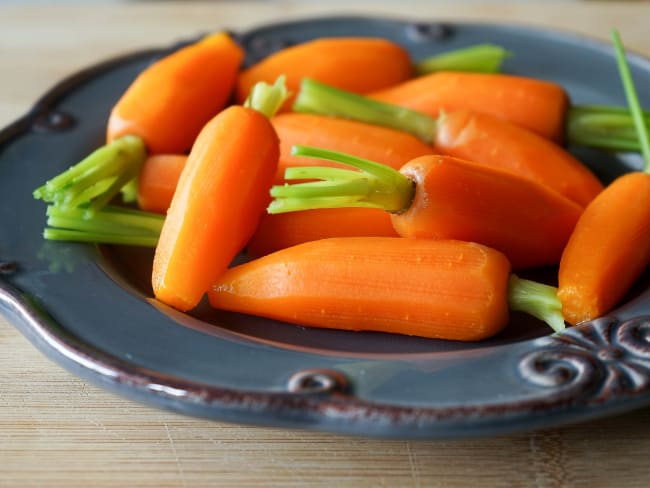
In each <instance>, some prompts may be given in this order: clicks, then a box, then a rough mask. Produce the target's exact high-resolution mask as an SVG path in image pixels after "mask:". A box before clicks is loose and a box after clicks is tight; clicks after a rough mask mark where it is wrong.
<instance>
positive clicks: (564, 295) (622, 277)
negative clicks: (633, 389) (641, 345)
mask: <svg viewBox="0 0 650 488" xmlns="http://www.w3.org/2000/svg"><path fill="white" fill-rule="evenodd" d="M612 36H613V40H614V46H615V49H616V54H617V60H618V64H619V71H620V73H621V78H622V80H623V86H624V88H625V92H626V96H627V98H628V101H629V105H630V111H631V112H632V115H633V117H634V120H635V122H636V127H637V131H638V138H639V140H640V145H641V148H642V152H643V156H644V159H645V162H646V164H645V168H644V171H643V172H633V173H628V174H625V175H623V176H621V177H619V178H617V179H616V180H614V181H613V182H612V183H611V184H610V185H609V186H608V187H607V188H606V189H605V190H603V192H602V193H601V194H600V195H598V196H597V197H596V198H595V199H594V201H593V202H591V203H590V204H589V205H588V206H587V208H586V209H585V211H584V213H583V215H582V216H581V217H580V220H579V221H578V223H577V225H576V228H575V230H574V232H573V234H572V235H571V238H570V239H569V242H568V244H567V246H566V249H565V250H564V253H563V254H562V259H561V261H560V269H559V274H558V283H559V287H558V296H559V297H560V300H561V302H562V310H563V313H564V315H565V316H566V320H567V322H569V323H571V324H577V323H580V322H583V321H587V320H592V319H595V318H597V317H600V316H602V315H604V314H606V313H607V312H609V311H610V310H611V309H612V308H613V307H614V306H615V305H616V304H617V303H618V302H619V301H620V300H621V299H622V298H623V296H624V295H625V293H627V291H628V290H629V288H630V287H631V286H632V284H633V283H634V281H635V280H636V279H637V278H638V277H639V275H640V274H641V273H642V272H643V270H644V269H645V268H646V267H647V265H648V263H650V142H649V141H650V136H649V135H648V128H647V126H646V124H645V122H644V118H643V113H642V111H641V108H640V104H639V102H638V97H637V94H636V89H635V88H634V85H633V82H632V76H631V74H630V70H629V67H628V66H627V62H626V59H625V53H624V50H623V47H622V43H621V40H620V37H619V36H618V33H617V32H615V31H614V32H613V33H612Z"/></svg>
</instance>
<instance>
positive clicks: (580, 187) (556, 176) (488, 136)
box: [434, 111, 603, 206]
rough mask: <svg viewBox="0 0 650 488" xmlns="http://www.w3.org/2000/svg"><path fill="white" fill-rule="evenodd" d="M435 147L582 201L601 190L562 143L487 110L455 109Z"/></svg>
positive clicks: (445, 120) (440, 129) (441, 127)
mask: <svg viewBox="0 0 650 488" xmlns="http://www.w3.org/2000/svg"><path fill="white" fill-rule="evenodd" d="M434 146H435V148H436V150H437V151H439V152H440V153H442V154H447V155H449V156H455V157H458V158H461V159H471V160H472V161H476V162H480V163H486V164H490V165H494V166H498V167H499V168H501V169H504V170H507V171H510V172H512V173H515V174H518V175H521V176H523V177H525V178H528V179H530V180H533V181H537V182H539V183H541V184H543V185H546V186H548V187H549V188H552V189H553V190H555V191H557V192H558V193H561V194H562V195H564V196H566V197H568V198H570V199H571V200H573V201H574V202H577V203H578V204H580V205H582V206H585V205H587V204H588V203H589V202H590V201H591V200H593V199H594V197H595V196H596V195H598V193H600V192H601V191H602V189H603V184H602V183H601V182H600V180H599V179H598V178H597V177H596V176H595V175H594V174H593V173H592V172H591V171H590V170H589V169H588V168H587V167H586V166H585V165H584V164H582V163H581V162H580V161H578V160H577V159H576V158H575V157H574V156H572V155H571V154H570V153H569V152H567V151H565V150H564V149H562V148H561V147H560V146H557V145H555V144H553V143H551V142H549V141H548V140H546V139H543V138H542V137H540V136H538V135H537V134H535V133H533V132H530V131H528V130H526V129H523V128H521V127H519V126H517V125H514V124H511V123H509V122H507V121H505V120H500V119H497V118H495V117H493V116H490V115H487V114H481V113H472V112H467V111H457V112H452V113H449V114H447V115H445V116H444V117H442V119H441V120H440V124H439V125H438V130H437V131H436V139H435V142H434Z"/></svg>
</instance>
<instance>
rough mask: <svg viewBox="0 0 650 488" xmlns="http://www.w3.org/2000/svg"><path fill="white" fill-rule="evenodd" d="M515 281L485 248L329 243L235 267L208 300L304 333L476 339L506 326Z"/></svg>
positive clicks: (382, 240)
mask: <svg viewBox="0 0 650 488" xmlns="http://www.w3.org/2000/svg"><path fill="white" fill-rule="evenodd" d="M509 275H510V264H509V263H508V260H507V259H506V258H505V256H503V254H501V253H499V252H497V251H495V250H493V249H489V248H487V247H485V246H480V245H478V244H472V243H466V242H458V241H442V240H441V241H433V240H425V239H422V240H419V239H402V238H399V237H347V238H331V239H321V240H318V241H312V242H307V243H304V244H300V245H298V246H294V247H291V248H287V249H283V250H281V251H278V252H276V253H273V254H269V255H267V256H265V257H262V258H259V259H257V260H253V261H250V262H248V263H245V264H242V265H238V266H235V267H232V268H230V269H229V270H228V271H226V272H225V273H223V274H222V275H221V276H220V277H219V279H217V280H216V281H215V284H214V285H213V286H212V288H211V289H210V291H209V292H208V298H209V300H210V303H211V305H212V306H214V307H216V308H219V309H224V310H231V311H237V312H243V313H247V314H254V315H260V316H264V317H268V318H272V319H277V320H282V321H286V322H291V323H297V324H300V325H307V326H314V327H325V328H337V329H346V330H357V331H358V330H370V331H382V332H392V333H399V334H407V335H415V336H421V337H428V338H442V339H451V340H459V341H475V340H481V339H485V338H487V337H490V336H492V335H494V334H496V333H498V332H499V331H500V330H502V329H503V328H504V327H505V326H506V324H507V323H508V299H507V297H508V280H509ZM269 283H272V284H273V286H269Z"/></svg>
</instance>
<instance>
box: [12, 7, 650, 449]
mask: <svg viewBox="0 0 650 488" xmlns="http://www.w3.org/2000/svg"><path fill="white" fill-rule="evenodd" d="M217 27H218V26H217ZM340 35H371V36H382V37H385V38H389V39H392V40H395V41H398V42H399V43H401V44H402V45H404V46H406V47H407V48H408V49H409V50H410V52H411V54H412V56H413V58H414V59H418V58H422V57H424V56H428V55H431V54H434V53H437V52H441V51H445V50H449V49H453V48H458V47H462V46H466V45H470V44H474V43H479V42H493V43H497V44H500V45H503V46H505V47H507V48H508V49H510V50H512V52H513V53H514V55H513V56H512V57H511V58H509V59H508V60H507V61H506V63H505V65H504V70H505V71H507V72H510V73H515V74H524V75H528V76H533V77H539V78H545V79H551V80H555V81H558V82H560V83H561V84H562V85H564V86H565V87H566V89H567V90H568V91H569V93H570V96H571V98H572V100H573V101H574V103H580V104H586V103H603V104H617V105H623V104H624V103H625V100H624V97H623V94H622V90H621V88H620V83H619V80H618V75H617V71H616V67H615V62H614V58H613V54H612V52H611V49H610V47H609V46H607V45H604V44H600V43H597V42H594V41H591V40H587V39H583V38H578V37H573V36H571V35H566V34H561V33H558V32H549V31H544V30H538V29H534V28H531V27H529V26H505V25H485V24H483V25H479V24H477V25H473V24H439V23H417V24H415V23H411V22H405V21H401V20H386V19H376V18H326V19H316V20H306V21H299V22H293V23H286V24H280V25H278V24H275V25H270V26H266V27H263V28H259V29H256V30H252V31H250V32H245V33H237V34H236V36H237V38H238V39H239V40H240V41H241V43H242V44H243V45H244V46H246V48H247V49H248V52H249V58H248V60H247V61H248V62H249V63H250V62H252V61H254V60H255V59H258V58H260V57H262V56H264V55H266V54H268V53H269V52H272V51H274V50H276V49H278V48H281V47H283V46H286V45H290V44H293V43H297V42H301V41H304V40H307V39H310V38H315V37H323V36H340ZM173 48H174V46H172V47H171V48H170V49H173ZM168 50H169V49H161V50H154V51H148V52H137V53H134V54H131V55H128V56H125V57H121V58H119V59H114V60H109V61H108V62H105V63H102V64H100V65H97V66H93V67H90V68H89V69H87V70H85V71H83V72H81V73H78V74H76V75H74V76H72V77H71V78H69V79H66V80H64V81H63V82H62V83H60V84H59V85H57V86H56V87H54V89H53V90H51V91H50V92H49V93H47V94H46V95H45V96H44V97H43V98H42V99H41V100H40V101H39V102H38V103H37V104H36V105H35V107H34V108H33V110H32V111H30V113H29V114H27V115H26V116H25V117H24V118H22V119H20V120H18V121H17V122H16V123H15V124H13V125H11V126H10V127H8V128H6V129H5V130H4V131H3V132H2V133H1V134H0V228H1V229H2V233H0V260H1V261H2V264H1V265H0V271H1V273H2V276H0V287H1V292H0V293H1V296H0V303H1V308H2V311H3V313H4V314H5V315H6V316H7V317H8V318H9V320H10V321H11V322H12V323H14V324H15V325H16V327H17V328H18V329H19V330H20V331H21V332H22V333H23V334H24V335H26V336H27V337H28V338H29V339H30V340H31V341H32V342H33V343H34V345H35V346H36V347H37V348H38V349H40V350H41V351H42V352H43V353H45V354H46V355H47V356H49V357H50V358H52V359H53V360H54V361H56V362H57V363H59V364H60V365H62V366H63V367H65V368H67V369H69V370H71V371H72V372H73V373H74V374H77V375H79V376H81V377H83V378H85V379H87V380H89V381H92V382H94V383H96V384H98V385H100V386H102V387H104V388H107V389H109V390H111V391H113V392H116V393H118V394H121V395H124V396H126V397H128V398H131V399H134V400H136V401H141V402H144V403H147V404H150V405H154V406H158V407H161V408H165V409H170V410H173V411H176V412H181V413H184V414H188V415H193V416H199V417H207V418H212V419H217V420H222V421H232V422H240V423H250V424H258V425H271V426H285V427H298V428H309V429H320V430H326V431H333V432H341V433H348V434H359V435H367V436H384V437H402V438H441V437H457V436H478V435H488V434H495V433H504V432H512V431H520V430H525V429H533V428H537V427H542V426H544V427H548V426H555V425H560V424H563V423H567V422H575V421H580V420H585V419H588V418H591V417H595V416H603V415H609V414H612V413H614V412H620V411H624V410H628V409H632V408H637V407H640V406H642V405H647V404H650V391H649V385H650V321H649V320H648V317H647V314H649V312H650V295H649V294H648V293H649V292H648V291H647V286H646V283H647V280H646V279H645V278H644V279H642V280H640V282H639V283H638V284H637V286H636V288H635V289H634V290H633V291H632V292H631V293H630V295H629V296H628V297H627V298H626V299H625V300H624V303H623V305H622V306H621V307H620V308H618V309H617V310H615V311H614V312H613V313H612V314H611V315H610V316H608V317H604V318H601V319H599V320H596V321H594V322H591V323H587V324H584V325H581V326H579V327H575V328H572V329H570V330H568V331H567V332H565V333H562V334H559V335H554V336H549V329H548V328H547V327H546V326H544V325H542V324H541V323H539V322H537V321H536V320H533V319H530V318H527V317H525V316H523V315H518V314H514V315H513V316H512V320H511V323H510V324H509V325H508V327H507V328H506V330H505V331H504V332H503V333H501V334H500V335H499V336H498V337H495V338H494V339H492V340H489V341H485V342H482V343H477V344H462V343H455V342H444V341H433V340H424V339H418V338H412V337H401V336H393V335H387V334H381V333H352V332H343V331H334V330H316V329H308V328H303V327H298V326H294V325H288V324H284V323H279V322H274V321H270V320H265V319H260V318H256V317H251V316H245V315H238V314H233V313H223V312H218V311H214V310H209V309H208V308H202V309H199V310H198V311H197V312H196V313H194V314H191V315H189V314H182V313H178V312H176V311H174V310H171V309H169V308H167V307H165V306H163V305H161V304H159V303H157V302H155V301H154V300H152V299H151V290H150V285H149V272H150V261H151V257H152V253H151V251H149V250H143V249H133V248H126V247H110V246H93V245H86V244H76V243H55V242H46V241H44V240H43V239H42V237H41V232H42V229H43V226H44V220H45V216H44V212H45V206H44V204H43V203H42V202H39V201H35V200H34V199H32V196H31V193H32V190H33V189H34V188H36V187H37V186H39V185H40V184H41V183H42V182H43V181H45V180H46V179H48V178H50V177H52V176H54V175H55V174H57V173H59V172H60V171H62V170H63V169H65V168H67V167H68V166H69V165H71V164H73V163H74V162H76V161H79V160H80V159H82V157H83V156H85V155H87V154H88V153H89V152H90V151H92V150H93V149H95V148H96V147H97V146H99V145H100V144H101V143H102V142H103V136H104V127H105V123H106V120H107V115H108V113H109V110H110V108H111V106H112V105H113V104H114V102H115V101H116V100H117V98H118V97H119V96H120V94H121V93H122V92H123V91H124V89H125V88H126V87H127V86H128V85H129V83H130V82H131V80H133V78H134V77H135V76H136V74H137V73H138V72H139V71H140V70H142V69H143V68H144V67H145V66H147V65H148V64H149V63H151V62H152V60H154V59H155V58H156V57H157V56H160V55H162V54H164V53H166V52H168ZM631 66H632V71H633V75H634V76H635V78H636V80H637V85H638V87H639V89H640V90H641V93H640V96H641V100H642V103H643V104H644V105H645V106H650V63H649V62H648V61H647V60H644V59H641V58H639V57H636V56H631ZM578 155H579V156H580V157H581V158H582V159H583V160H584V161H585V162H586V163H587V164H589V165H590V166H591V167H592V168H593V169H594V171H596V172H597V173H598V174H599V176H601V177H602V178H603V179H604V180H605V181H608V180H610V179H611V178H613V177H614V176H616V175H617V174H620V173H621V172H623V171H628V170H630V169H633V168H634V167H635V165H636V164H638V163H639V161H638V159H635V158H634V157H629V156H627V157H623V156H621V155H618V156H615V155H611V154H605V153H602V152H598V151H586V150H582V151H580V152H579V153H578ZM551 274H552V270H551Z"/></svg>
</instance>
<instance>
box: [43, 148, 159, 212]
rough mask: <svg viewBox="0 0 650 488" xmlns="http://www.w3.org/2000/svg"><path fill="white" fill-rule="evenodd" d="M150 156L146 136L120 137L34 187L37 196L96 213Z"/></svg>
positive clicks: (136, 173)
mask: <svg viewBox="0 0 650 488" xmlns="http://www.w3.org/2000/svg"><path fill="white" fill-rule="evenodd" d="M146 156H147V154H146V150H145V147H144V143H143V142H142V139H140V138H139V137H136V136H124V137H120V138H119V139H116V140H115V141H113V142H111V143H110V144H107V145H105V146H102V147H100V148H99V149H97V150H95V151H93V152H92V153H91V154H90V155H89V156H87V157H86V158H84V159H83V160H82V161H80V162H79V163H77V164H76V165H74V166H72V167H71V168H69V169H67V170H66V171H64V172H63V173H60V174H59V175H57V176H55V177H54V178H52V179H51V180H49V181H47V182H46V183H45V184H44V185H42V186H41V187H39V188H37V189H36V190H34V193H33V195H34V198H36V199H40V200H43V201H45V202H47V203H50V204H53V205H56V206H60V207H62V208H72V207H81V206H84V207H85V208H86V211H87V212H88V213H89V214H92V213H95V212H97V211H99V210H101V208H102V207H104V206H105V205H106V204H107V203H108V202H109V201H110V200H111V199H112V198H113V197H114V196H115V195H117V194H118V193H119V192H120V191H122V188H123V187H124V186H125V185H127V184H130V182H132V181H133V180H135V178H136V177H137V175H138V172H139V171H140V167H141V166H142V163H143V162H144V160H145V158H146Z"/></svg>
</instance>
